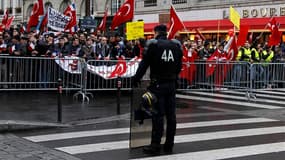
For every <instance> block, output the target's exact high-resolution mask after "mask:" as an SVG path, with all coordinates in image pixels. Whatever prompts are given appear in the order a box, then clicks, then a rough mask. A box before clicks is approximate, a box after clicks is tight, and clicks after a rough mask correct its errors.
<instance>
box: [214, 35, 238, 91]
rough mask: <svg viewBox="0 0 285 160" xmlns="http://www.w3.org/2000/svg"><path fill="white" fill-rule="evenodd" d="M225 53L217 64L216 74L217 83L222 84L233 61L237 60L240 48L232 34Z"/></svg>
mask: <svg viewBox="0 0 285 160" xmlns="http://www.w3.org/2000/svg"><path fill="white" fill-rule="evenodd" d="M224 52H225V54H223V55H222V56H220V57H219V61H220V62H221V63H219V64H218V65H217V68H216V70H217V72H216V74H215V85H217V86H221V85H223V83H224V80H225V79H226V78H227V75H228V72H229V71H230V70H231V69H232V66H233V63H230V62H231V61H235V60H236V57H237V54H238V48H237V42H236V39H235V36H232V37H231V38H230V40H229V41H228V43H227V45H226V46H225V48H224Z"/></svg>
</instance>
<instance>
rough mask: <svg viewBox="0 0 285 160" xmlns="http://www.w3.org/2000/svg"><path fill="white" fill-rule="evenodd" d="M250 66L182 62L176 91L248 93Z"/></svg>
mask: <svg viewBox="0 0 285 160" xmlns="http://www.w3.org/2000/svg"><path fill="white" fill-rule="evenodd" d="M250 70H251V69H250V64H249V63H247V62H234V61H233V62H225V61H195V62H192V63H191V62H184V63H183V68H182V71H181V73H180V83H179V89H178V90H208V91H219V90H226V89H231V90H241V91H245V92H246V93H248V92H249V91H250V84H251V82H250Z"/></svg>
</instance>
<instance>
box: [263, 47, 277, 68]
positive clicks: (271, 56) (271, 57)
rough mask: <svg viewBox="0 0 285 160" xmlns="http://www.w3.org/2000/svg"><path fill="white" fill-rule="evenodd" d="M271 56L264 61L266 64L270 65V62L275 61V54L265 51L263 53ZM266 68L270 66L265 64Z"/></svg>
mask: <svg viewBox="0 0 285 160" xmlns="http://www.w3.org/2000/svg"><path fill="white" fill-rule="evenodd" d="M268 54H269V56H268V57H267V58H266V59H264V63H270V62H272V59H273V57H274V52H273V51H270V52H269V53H268V52H267V51H266V50H264V51H262V55H268ZM263 65H264V66H267V65H268V64H263Z"/></svg>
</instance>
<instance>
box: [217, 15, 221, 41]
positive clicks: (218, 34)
mask: <svg viewBox="0 0 285 160" xmlns="http://www.w3.org/2000/svg"><path fill="white" fill-rule="evenodd" d="M219 40H220V20H218V33H217V44H218V43H219Z"/></svg>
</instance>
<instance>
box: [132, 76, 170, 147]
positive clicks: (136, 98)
mask: <svg viewBox="0 0 285 160" xmlns="http://www.w3.org/2000/svg"><path fill="white" fill-rule="evenodd" d="M148 83H149V81H143V82H142V84H141V87H139V88H133V89H132V100H131V123H130V126H131V129H130V131H131V133H130V148H131V149H134V148H138V147H142V146H146V145H149V144H150V142H151V130H152V120H151V117H149V116H147V115H144V113H142V112H140V107H141V106H140V105H141V100H142V95H143V94H144V93H145V92H146V86H147V85H148ZM142 115H144V118H145V119H143V121H142V119H141V116H142ZM164 128H165V126H164ZM164 140H165V135H164V136H163V138H162V143H164Z"/></svg>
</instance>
